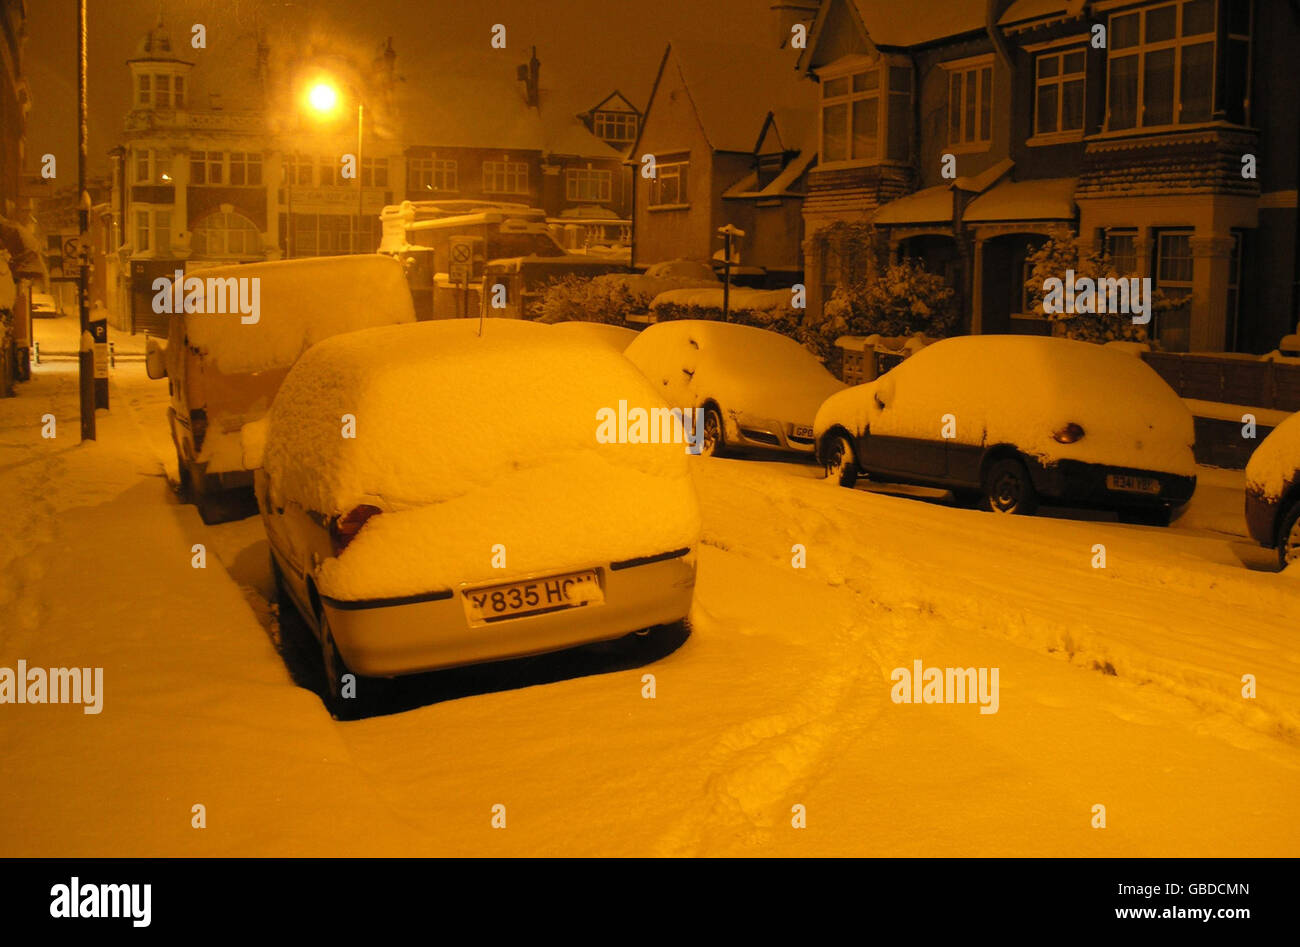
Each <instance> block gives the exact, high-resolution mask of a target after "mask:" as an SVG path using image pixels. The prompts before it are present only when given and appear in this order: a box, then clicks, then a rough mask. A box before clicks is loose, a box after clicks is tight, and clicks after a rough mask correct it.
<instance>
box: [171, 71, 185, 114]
mask: <svg viewBox="0 0 1300 947" xmlns="http://www.w3.org/2000/svg"><path fill="white" fill-rule="evenodd" d="M172 104H174V105H175V106H176V107H177V108H178V109H183V108H185V77H184V76H173V77H172Z"/></svg>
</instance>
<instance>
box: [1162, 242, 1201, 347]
mask: <svg viewBox="0 0 1300 947" xmlns="http://www.w3.org/2000/svg"><path fill="white" fill-rule="evenodd" d="M1155 269H1156V279H1155V286H1156V288H1158V289H1160V290H1162V291H1163V292H1164V294H1165V295H1166V296H1169V297H1172V298H1174V299H1177V298H1179V297H1190V296H1191V295H1192V274H1193V272H1194V270H1195V260H1194V259H1193V258H1192V231H1190V230H1163V231H1160V232H1159V233H1158V234H1157V235H1156V267H1155ZM1152 322H1153V324H1154V326H1153V333H1154V335H1155V337H1156V338H1157V339H1159V340H1160V344H1161V345H1162V346H1164V348H1165V349H1167V350H1168V351H1171V352H1186V351H1187V350H1188V346H1189V343H1190V329H1191V312H1190V308H1189V306H1188V305H1187V304H1184V305H1183V306H1181V307H1179V308H1178V309H1169V310H1166V311H1164V312H1159V313H1154V314H1153V318H1152Z"/></svg>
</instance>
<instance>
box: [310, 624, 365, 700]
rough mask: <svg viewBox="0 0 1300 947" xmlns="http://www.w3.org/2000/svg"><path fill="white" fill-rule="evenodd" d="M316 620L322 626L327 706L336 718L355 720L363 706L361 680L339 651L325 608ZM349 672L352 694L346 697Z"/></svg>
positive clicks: (322, 655)
mask: <svg viewBox="0 0 1300 947" xmlns="http://www.w3.org/2000/svg"><path fill="white" fill-rule="evenodd" d="M316 621H317V622H318V623H319V627H320V653H321V661H322V663H323V664H324V666H325V706H326V707H328V708H329V712H330V716H331V717H333V718H334V719H335V720H353V719H355V718H356V717H357V716H359V715H360V710H361V708H360V707H359V706H358V702H359V701H360V700H361V699H362V696H363V695H362V684H361V681H360V679H359V678H358V677H357V675H356V674H354V673H353V672H352V670H351V669H350V668H349V667H348V665H347V662H346V661H344V660H343V655H341V654H340V653H339V647H338V645H337V644H336V643H335V642H334V633H333V632H332V631H331V630H330V621H329V617H328V616H327V615H326V614H325V609H323V608H322V609H321V610H320V613H319V614H318V615H317V616H316ZM349 674H350V675H352V682H351V685H352V687H351V689H352V696H350V697H345V696H344V694H343V691H344V687H345V684H344V680H343V678H344V677H345V676H347V675H349Z"/></svg>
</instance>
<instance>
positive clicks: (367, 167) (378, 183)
mask: <svg viewBox="0 0 1300 947" xmlns="http://www.w3.org/2000/svg"><path fill="white" fill-rule="evenodd" d="M361 185H362V187H388V159H387V158H364V157H363V158H362V159H361Z"/></svg>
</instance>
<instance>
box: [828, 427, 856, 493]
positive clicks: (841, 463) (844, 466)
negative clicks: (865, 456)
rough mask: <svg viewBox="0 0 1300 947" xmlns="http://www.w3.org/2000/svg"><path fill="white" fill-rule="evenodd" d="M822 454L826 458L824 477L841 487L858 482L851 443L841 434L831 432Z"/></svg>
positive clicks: (850, 485)
mask: <svg viewBox="0 0 1300 947" xmlns="http://www.w3.org/2000/svg"><path fill="white" fill-rule="evenodd" d="M822 456H823V457H825V458H826V462H825V464H824V465H823V466H824V467H825V469H826V479H828V480H834V481H836V482H837V483H838V484H839V485H840V486H841V487H852V486H853V485H854V484H856V483H857V482H858V462H857V460H856V459H855V458H854V456H853V445H852V444H851V443H849V439H848V438H847V437H845V436H844V435H843V434H833V435H831V436H830V437H828V438H827V439H826V446H825V447H824V448H823V450H822Z"/></svg>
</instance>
